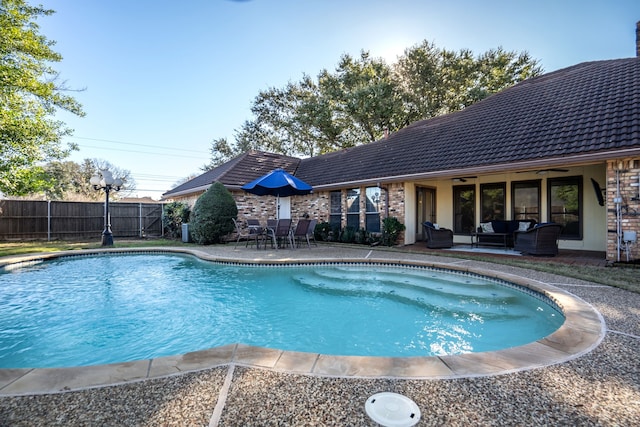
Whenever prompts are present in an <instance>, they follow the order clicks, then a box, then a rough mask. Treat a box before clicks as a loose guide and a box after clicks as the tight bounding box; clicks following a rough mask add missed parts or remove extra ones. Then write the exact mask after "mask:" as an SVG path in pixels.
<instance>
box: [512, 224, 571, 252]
mask: <svg viewBox="0 0 640 427" xmlns="http://www.w3.org/2000/svg"><path fill="white" fill-rule="evenodd" d="M561 232H562V225H560V224H556V223H548V224H538V225H536V226H535V227H533V228H532V229H531V230H527V231H516V232H515V234H514V239H515V242H514V245H513V249H514V250H516V251H520V252H522V253H523V254H528V255H548V256H556V255H558V238H559V237H560V233H561Z"/></svg>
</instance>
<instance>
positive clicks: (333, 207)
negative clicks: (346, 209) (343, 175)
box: [329, 191, 342, 230]
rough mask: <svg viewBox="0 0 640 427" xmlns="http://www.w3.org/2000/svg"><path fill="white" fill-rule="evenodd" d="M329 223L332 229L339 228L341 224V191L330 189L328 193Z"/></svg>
mask: <svg viewBox="0 0 640 427" xmlns="http://www.w3.org/2000/svg"><path fill="white" fill-rule="evenodd" d="M329 209H330V212H331V213H330V214H329V224H331V228H332V229H336V230H340V227H341V226H342V191H332V192H331V193H330V195H329Z"/></svg>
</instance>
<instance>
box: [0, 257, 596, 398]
mask: <svg viewBox="0 0 640 427" xmlns="http://www.w3.org/2000/svg"><path fill="white" fill-rule="evenodd" d="M145 252H147V253H162V252H164V253H180V254H189V255H194V256H196V257H198V258H200V259H203V260H207V261H215V262H227V263H241V264H264V263H265V262H266V263H269V264H273V265H279V264H281V265H285V264H326V263H359V264H385V265H398V266H420V267H433V268H441V269H445V270H454V271H460V272H468V273H474V274H480V275H483V276H487V277H490V278H494V279H499V280H504V281H507V282H511V283H515V284H517V285H520V286H523V287H526V288H529V289H532V290H535V291H537V292H540V293H541V294H543V295H545V296H546V297H548V298H549V299H551V300H552V301H553V302H554V303H555V304H557V305H558V307H560V308H561V310H562V312H563V314H564V316H565V322H564V323H563V324H562V326H561V327H560V328H559V329H558V330H556V331H555V332H554V333H552V334H551V335H549V336H547V337H545V338H542V339H540V340H538V341H535V342H532V343H529V344H526V345H523V346H518V347H513V348H507V349H503V350H498V351H490V352H479V353H468V354H461V355H450V356H427V357H366V356H332V355H325V354H319V353H303V352H293V351H283V350H277V349H270V348H263V347H255V346H249V345H244V344H229V345H225V346H221V347H215V348H211V349H206V350H199V351H195V352H190V353H186V354H182V355H176V356H167V357H160V358H155V359H148V360H138V361H133V362H122V363H114V364H108V365H92V366H82V367H73V368H33V369H31V368H27V369H0V396H13V395H31V394H48V393H60V392H67V391H75V390H84V389H89V388H95V387H104V386H110V385H119V384H124V383H128V382H134V381H143V380H147V379H153V378H162V377H167V376H172V375H179V374H183V373H187V372H193V371H200V370H204V369H210V368H215V367H221V366H234V365H235V366H246V367H252V368H259V369H269V370H274V371H279V372H291V373H295V374H306V375H314V376H322V377H340V378H345V377H353V378H402V379H451V378H468V377H478V376H493V375H502V374H508V373H512V372H517V371H522V370H530V369H534V368H541V367H545V366H549V365H554V364H558V363H562V362H566V361H569V360H571V359H574V358H577V357H580V356H581V355H583V354H586V353H588V352H590V351H591V350H593V349H594V348H596V347H597V346H598V345H599V344H600V342H601V341H602V340H603V339H604V336H605V331H606V325H605V322H604V319H603V318H602V315H601V314H600V313H599V312H598V311H597V310H596V309H595V308H594V307H592V306H591V305H590V304H588V303H587V302H585V301H584V300H582V299H580V298H578V297H577V296H575V295H573V294H571V293H569V292H567V291H564V290H562V289H559V288H557V287H555V286H552V285H550V284H547V283H544V282H541V281H538V280H534V279H530V278H526V277H522V276H518V275H514V274H510V273H506V272H501V271H494V270H488V269H483V268H474V267H467V266H464V265H460V264H451V263H442V262H433V261H421V260H415V259H413V260H392V259H387V258H370V257H366V258H357V257H338V256H336V257H335V258H323V259H322V260H319V259H315V260H309V259H292V258H290V257H282V258H278V259H269V260H265V259H262V258H255V259H241V257H234V256H219V255H218V256H217V255H211V254H209V253H207V252H205V251H201V250H197V249H192V248H182V247H163V248H126V249H115V248H113V249H93V250H82V251H79V252H52V253H41V254H30V255H21V256H12V257H5V258H3V259H0V267H4V266H7V265H20V264H21V263H31V262H39V261H44V260H48V259H54V258H60V257H73V256H83V255H96V254H104V253H145ZM283 255H286V254H283Z"/></svg>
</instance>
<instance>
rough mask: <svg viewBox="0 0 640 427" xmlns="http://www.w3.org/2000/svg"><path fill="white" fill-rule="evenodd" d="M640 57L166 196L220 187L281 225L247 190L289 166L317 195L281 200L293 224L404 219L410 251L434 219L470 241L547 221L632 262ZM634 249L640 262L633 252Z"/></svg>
mask: <svg viewBox="0 0 640 427" xmlns="http://www.w3.org/2000/svg"><path fill="white" fill-rule="evenodd" d="M639 29H640V25H639ZM639 34H640V32H639ZM639 49H640V48H639ZM638 53H639V55H638V57H635V58H626V59H617V60H605V61H593V62H585V63H581V64H577V65H574V66H571V67H568V68H564V69H561V70H557V71H554V72H550V73H548V74H545V75H542V76H539V77H535V78H532V79H529V80H526V81H523V82H520V83H518V84H516V85H514V86H512V87H511V88H508V89H506V90H504V91H502V92H500V93H497V94H495V95H492V96H490V97H488V98H486V99H484V100H482V101H480V102H478V103H476V104H474V105H471V106H469V107H467V108H465V109H464V110H462V111H459V112H455V113H452V114H447V115H444V116H440V117H436V118H432V119H428V120H423V121H419V122H416V123H413V124H411V125H409V126H407V127H406V128H404V129H401V130H400V131H398V132H395V133H393V134H391V135H388V136H387V137H385V138H384V139H382V140H379V141H376V142H373V143H370V144H366V145H361V146H357V147H353V148H350V149H347V150H342V151H338V152H334V153H330V154H325V155H321V156H316V157H312V158H306V159H297V158H294V157H287V156H280V155H275V154H272V153H264V152H257V151H251V152H247V153H244V154H243V155H241V156H239V157H237V158H236V159H233V160H231V161H229V162H228V163H226V164H224V165H222V166H219V167H217V168H215V169H212V170H211V171H208V172H206V173H204V174H203V175H201V176H199V177H197V178H194V179H193V180H191V181H189V182H187V183H184V184H182V185H181V186H179V187H177V188H174V189H173V190H171V191H169V192H167V193H165V194H164V197H165V198H170V199H174V200H187V201H190V202H192V201H194V200H195V198H196V197H197V196H198V195H199V194H200V193H202V192H203V191H204V190H206V188H207V187H208V186H209V185H210V184H211V183H212V182H214V181H220V182H222V183H223V184H224V185H225V186H227V188H228V189H229V190H230V191H232V193H233V194H234V197H235V198H236V201H237V203H238V208H239V215H240V216H243V215H244V216H246V217H259V218H260V217H262V218H266V217H267V216H274V215H275V214H274V212H275V200H274V199H273V198H269V197H256V196H253V195H250V194H248V193H245V192H243V191H242V190H240V186H242V185H243V184H245V183H247V182H249V181H251V180H253V179H255V178H257V177H258V176H261V175H263V174H264V173H267V172H269V171H270V170H272V169H274V168H276V167H282V168H284V169H285V170H287V171H288V172H290V173H292V174H294V175H295V176H296V177H298V178H300V179H302V180H303V181H305V182H307V183H309V184H311V185H312V186H313V188H314V192H313V193H312V194H310V195H307V196H297V197H292V198H291V200H283V199H281V201H282V202H283V203H284V204H285V206H282V204H281V213H282V212H286V213H285V215H287V214H289V215H291V217H293V218H297V217H302V216H303V215H306V214H309V215H310V216H312V217H315V218H318V220H319V221H328V222H330V223H332V224H335V225H340V226H341V227H345V226H353V227H356V228H365V229H367V230H370V231H379V229H380V218H381V217H383V218H384V217H385V216H395V217H397V218H399V219H400V220H401V221H402V222H403V223H404V224H405V225H406V231H405V234H404V241H403V243H404V244H412V243H415V242H416V241H419V240H421V239H422V238H423V236H422V229H421V224H422V222H424V221H431V222H434V223H438V224H440V226H442V227H446V228H450V229H452V230H453V231H454V235H455V237H454V241H455V242H457V243H470V233H471V231H472V230H474V229H475V228H476V227H477V226H478V225H479V223H480V222H482V221H485V220H488V219H525V218H527V219H535V220H536V221H537V222H558V223H561V224H562V225H563V226H564V228H563V233H562V235H561V237H560V243H559V248H560V249H561V250H562V249H563V248H564V249H577V250H589V251H602V252H606V256H607V259H609V260H612V261H615V260H620V258H621V251H625V250H627V246H628V245H626V244H624V242H623V238H624V236H627V239H628V240H629V239H631V237H632V236H633V233H629V232H634V231H635V232H636V233H640V51H639V52H638ZM625 232H626V233H625ZM629 251H630V252H629V254H630V255H631V258H633V259H635V258H637V256H638V254H640V249H638V247H637V244H636V243H633V242H632V243H631V246H630V249H629ZM622 256H623V257H626V256H627V254H623V255H622Z"/></svg>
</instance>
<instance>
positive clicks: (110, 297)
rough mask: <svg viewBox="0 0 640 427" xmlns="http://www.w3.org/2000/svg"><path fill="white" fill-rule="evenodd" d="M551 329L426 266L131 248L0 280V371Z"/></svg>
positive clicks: (383, 345) (466, 340) (455, 347)
mask: <svg viewBox="0 0 640 427" xmlns="http://www.w3.org/2000/svg"><path fill="white" fill-rule="evenodd" d="M0 271H1V270H0ZM563 321H564V316H563V315H562V313H560V312H559V311H558V310H557V309H555V308H554V307H552V306H551V305H548V304H546V303H545V302H544V301H543V300H542V299H540V298H536V297H534V296H531V295H528V294H526V293H524V292H521V291H519V290H517V289H514V288H512V287H508V286H504V285H501V284H496V283H493V282H491V281H489V280H484V279H483V278H478V277H473V276H471V275H463V274H449V273H446V272H441V271H437V270H431V269H426V268H402V267H385V266H379V265H364V266H354V265H339V264H338V265H331V266H329V265H312V266H279V267H269V266H262V267H258V266H241V265H229V264H226V265H224V264H216V263H209V262H206V261H202V260H199V259H197V258H195V257H190V256H181V255H169V254H140V255H100V256H91V257H86V256H82V257H68V258H65V259H58V260H54V261H47V262H41V263H37V264H32V265H27V266H23V267H21V268H13V269H5V271H3V272H2V273H0V368H24V367H66V366H81V365H93V364H103V363H112V362H123V361H131V360H138V359H149V358H155V357H161V356H168V355H175V354H182V353H187V352H190V351H195V350H202V349H206V348H211V347H217V346H222V345H227V344H232V343H244V344H248V345H255V346H262V347H271V348H278V349H282V350H293V351H303V352H313V353H323V354H333V355H362V356H399V357H405V356H432V355H444V354H459V353H468V352H479V351H490V350H497V349H502V348H507V347H513V346H518V345H522V344H525V343H529V342H533V341H535V340H537V339H540V338H542V337H544V336H546V335H549V334H550V333H552V332H553V331H555V330H556V329H557V328H559V327H560V325H561V324H562V323H563Z"/></svg>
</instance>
